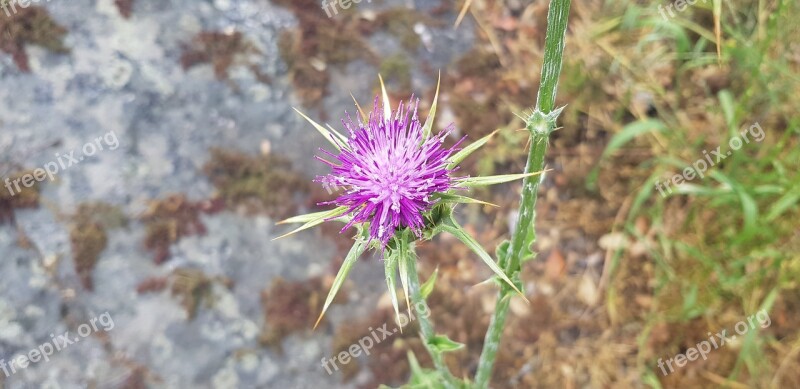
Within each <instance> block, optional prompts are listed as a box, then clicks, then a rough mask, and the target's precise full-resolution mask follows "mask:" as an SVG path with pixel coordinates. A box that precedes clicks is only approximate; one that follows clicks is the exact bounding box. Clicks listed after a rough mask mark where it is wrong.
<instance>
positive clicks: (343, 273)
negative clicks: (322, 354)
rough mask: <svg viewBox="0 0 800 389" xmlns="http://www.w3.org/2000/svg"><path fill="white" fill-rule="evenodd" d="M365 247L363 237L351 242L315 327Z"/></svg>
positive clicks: (365, 243) (365, 242)
mask: <svg viewBox="0 0 800 389" xmlns="http://www.w3.org/2000/svg"><path fill="white" fill-rule="evenodd" d="M366 247H367V241H366V240H364V239H363V238H358V239H356V241H355V243H353V247H351V248H350V252H348V253H347V257H345V259H344V263H342V267H340V268H339V272H338V273H337V274H336V278H335V279H334V280H333V285H331V290H330V291H329V292H328V297H327V298H326V299H325V305H324V306H323V307H322V312H321V313H320V314H319V317H318V318H317V322H316V323H314V328H315V329H316V328H317V326H318V325H319V322H320V321H321V320H322V317H323V316H325V311H327V310H328V307H330V305H331V303H332V302H333V299H334V298H335V297H336V293H338V292H339V289H341V287H342V285H344V281H345V280H346V279H347V275H348V274H349V273H350V270H351V269H352V268H353V265H354V264H355V263H356V261H357V260H358V257H360V256H361V254H362V253H363V252H364V249H366Z"/></svg>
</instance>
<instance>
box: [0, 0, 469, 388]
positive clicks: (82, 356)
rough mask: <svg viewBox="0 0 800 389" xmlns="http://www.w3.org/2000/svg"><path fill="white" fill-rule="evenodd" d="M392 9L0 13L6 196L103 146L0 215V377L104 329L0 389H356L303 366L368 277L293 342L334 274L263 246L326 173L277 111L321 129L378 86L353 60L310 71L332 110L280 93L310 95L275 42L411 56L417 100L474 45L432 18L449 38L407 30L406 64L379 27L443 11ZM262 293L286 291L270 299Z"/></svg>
mask: <svg viewBox="0 0 800 389" xmlns="http://www.w3.org/2000/svg"><path fill="white" fill-rule="evenodd" d="M286 3H287V4H288V3H289V2H286ZM312 3H313V4H315V5H314V6H311V4H312ZM389 3H391V2H383V3H382V4H370V5H367V4H366V2H365V4H364V5H362V6H361V7H360V10H359V11H358V14H357V13H356V11H355V8H354V9H352V10H348V12H346V13H345V12H342V13H341V14H339V15H335V16H334V18H331V19H329V18H328V17H327V15H326V14H325V12H324V11H323V10H322V9H321V8H320V7H319V5H316V2H306V4H305V5H304V7H305V8H287V7H285V6H284V5H281V4H274V3H272V2H270V1H267V0H247V1H241V0H217V1H198V0H178V1H150V0H135V1H133V0H129V1H125V0H117V1H114V0H51V1H47V2H44V1H40V2H39V3H34V4H33V5H31V6H30V7H27V8H22V7H21V6H20V5H17V6H16V10H17V13H13V11H12V14H11V15H10V16H9V15H6V14H4V13H2V11H0V49H2V50H3V53H2V54H0V150H2V157H1V158H2V159H0V171H2V173H3V179H5V178H6V177H11V178H14V177H17V175H21V174H24V173H25V172H29V171H30V172H32V171H33V170H35V169H37V168H40V167H43V166H44V165H45V164H47V163H49V162H59V161H64V162H66V161H67V160H66V159H65V157H64V156H65V155H67V154H69V152H70V151H71V150H75V154H74V156H75V157H76V159H77V156H78V155H81V154H82V149H83V147H84V145H85V144H86V143H93V142H95V139H96V138H98V137H105V138H104V139H108V140H114V139H116V140H118V143H117V142H108V143H104V144H105V145H106V148H105V149H104V150H102V151H98V152H97V153H96V154H94V155H93V156H91V157H89V156H87V157H85V158H84V159H82V160H80V161H77V162H76V163H73V164H72V165H71V166H65V167H63V168H60V169H59V171H58V172H57V173H56V174H55V180H54V181H50V180H49V179H45V180H44V181H42V182H40V183H36V185H35V186H33V187H32V188H22V189H24V190H23V192H22V193H19V194H15V195H13V196H11V195H10V192H5V193H3V195H0V214H2V215H3V216H4V217H3V219H2V221H3V223H2V225H0V253H2V254H0V259H1V260H0V289H2V293H0V358H4V359H5V361H7V362H8V361H10V360H12V359H14V358H15V357H17V356H18V355H21V354H27V353H28V352H29V350H31V349H35V348H37V347H38V346H39V345H40V344H42V343H45V342H48V341H50V340H51V336H50V334H56V336H58V335H60V334H62V333H64V332H65V331H70V334H71V335H70V337H73V338H77V335H76V334H77V328H78V326H80V325H81V324H83V323H89V322H90V320H91V319H92V318H96V317H98V316H99V315H101V314H103V313H106V312H107V313H108V314H109V315H110V317H111V318H113V328H111V329H109V330H108V331H107V332H106V331H104V330H103V327H101V328H100V329H99V330H98V331H97V332H96V333H94V334H92V335H91V336H88V337H86V338H81V339H79V340H80V342H77V343H75V344H72V345H69V346H68V347H66V348H65V349H64V350H63V351H60V352H56V353H55V354H53V355H52V356H51V357H50V360H49V361H48V362H45V361H40V362H38V363H32V364H30V366H28V367H27V368H25V369H18V371H16V373H14V374H11V375H10V377H3V375H2V374H0V387H6V388H86V387H89V388H144V387H157V388H188V387H209V388H210V387H213V388H256V387H258V388H267V387H269V388H313V387H355V386H357V385H358V384H359V383H362V384H363V383H364V382H366V381H367V380H368V379H369V377H368V376H369V373H368V372H366V371H365V372H362V373H357V374H356V375H357V377H356V378H355V379H354V380H351V382H350V383H348V384H339V383H338V382H339V381H340V379H338V378H332V377H331V376H329V375H328V374H327V373H326V372H325V370H324V369H323V368H322V367H321V363H320V360H321V359H322V358H323V357H330V356H332V355H333V350H332V348H333V345H332V339H333V331H332V330H331V328H332V326H333V325H336V324H337V323H341V322H346V321H347V320H348V319H349V318H351V317H353V316H359V315H360V316H364V315H366V314H368V313H369V312H371V311H372V310H373V309H374V306H375V304H376V302H377V299H378V296H380V294H381V293H384V292H385V286H384V283H383V275H382V265H381V264H380V263H379V262H377V261H370V262H368V265H366V266H360V267H359V268H357V269H356V270H355V271H354V273H353V276H352V277H353V278H352V279H353V280H355V281H356V282H354V283H353V284H352V285H353V286H355V285H358V286H357V287H354V288H352V289H351V290H350V293H349V294H348V296H349V299H346V300H348V301H349V302H348V303H347V305H346V306H343V307H341V308H335V309H331V310H330V312H329V314H328V315H327V321H326V322H325V324H324V325H323V326H322V327H321V328H320V329H318V330H316V331H311V330H310V325H309V323H308V321H309V318H310V319H311V321H312V322H313V319H315V318H316V315H317V313H318V312H319V308H320V306H319V301H318V299H319V298H320V294H321V297H322V298H324V294H325V293H327V287H328V286H329V283H330V280H331V274H335V273H331V272H332V271H335V269H333V268H332V267H331V266H330V265H329V264H330V262H331V260H334V259H335V258H336V257H337V253H338V251H337V248H336V244H335V242H334V238H336V232H335V231H333V232H331V231H328V233H327V236H323V232H320V230H316V231H310V232H304V233H301V234H297V235H293V236H290V237H287V238H284V239H281V240H277V241H273V239H274V238H275V237H277V236H278V235H281V234H283V233H285V232H287V231H288V227H285V226H276V225H275V223H276V221H278V220H280V218H284V217H287V216H289V215H291V214H293V213H295V212H307V211H310V210H314V209H315V208H314V207H315V206H314V203H315V202H316V201H317V200H319V199H320V198H319V196H322V195H324V193H323V194H318V195H317V198H314V196H313V195H310V193H311V192H312V191H313V190H316V191H319V190H318V189H312V183H311V178H313V176H314V175H315V174H318V173H321V172H322V171H323V169H322V168H323V165H322V164H319V163H317V162H315V161H314V160H313V158H312V155H313V154H314V153H315V152H316V149H317V147H319V146H322V145H323V140H322V139H321V137H319V136H318V134H317V133H316V132H315V131H314V130H313V129H312V128H311V127H310V126H309V125H308V124H307V123H306V122H305V121H303V120H302V119H301V117H300V116H299V115H298V114H297V113H295V112H294V111H293V110H292V107H298V108H299V109H301V110H304V111H306V112H308V114H309V115H310V116H312V117H315V118H317V119H328V120H331V122H332V123H333V124H336V120H335V119H331V116H332V117H338V116H340V114H341V113H343V112H344V110H345V109H348V110H350V111H353V109H354V107H353V103H352V100H351V97H350V93H352V94H353V95H354V96H355V97H356V98H358V99H359V100H360V101H361V102H362V103H369V102H370V101H371V99H372V97H373V92H374V90H373V88H374V86H375V82H376V80H377V77H376V75H377V73H378V70H379V69H378V67H379V66H377V67H376V66H375V65H376V64H375V62H374V60H372V58H367V56H364V57H363V58H359V57H358V56H353V57H352V58H347V60H346V61H339V62H338V63H333V61H331V60H329V59H327V58H311V59H310V60H311V61H312V62H313V63H314V66H316V67H317V68H318V69H324V68H325V67H331V68H333V69H331V72H332V73H333V75H331V76H327V77H329V78H330V81H329V82H328V83H327V88H328V90H333V91H336V93H330V94H329V95H330V97H327V98H323V97H322V96H321V95H318V96H316V97H314V96H312V97H311V98H309V96H308V93H309V92H308V90H306V89H311V90H312V92H311V93H312V94H313V89H314V87H310V88H309V87H308V86H304V87H305V88H306V89H302V90H300V92H298V89H297V88H296V87H295V84H296V83H297V80H296V79H293V78H297V79H300V81H303V78H305V77H308V75H300V76H298V75H295V74H292V72H293V71H292V70H291V69H290V68H289V66H288V65H287V61H286V59H285V58H286V54H285V53H284V55H283V56H282V55H281V50H280V48H279V43H280V42H281V39H283V40H284V41H286V39H291V37H286V36H285V35H284V38H281V36H282V33H284V32H288V31H290V30H295V29H296V28H297V26H298V23H311V22H313V23H322V22H326V23H341V22H342V20H345V19H352V18H356V17H357V18H361V19H363V20H362V22H363V24H364V26H365V27H364V28H367V25H368V24H372V25H373V26H370V27H369V29H370V31H369V32H367V31H351V30H341V31H333V33H336V34H341V35H340V36H338V37H336V39H337V41H342V42H345V43H342V44H343V45H351V46H353V45H352V44H349V43H346V42H348V41H352V42H356V41H358V42H359V44H369V45H370V46H372V47H377V48H380V51H374V52H372V53H371V54H370V55H371V56H378V57H380V56H392V55H395V56H397V55H399V54H398V53H401V54H402V55H403V56H407V57H408V59H409V61H408V62H413V63H414V65H413V66H409V69H401V71H400V73H399V74H401V76H402V78H403V79H402V80H401V82H404V83H406V86H407V87H416V86H420V87H423V86H424V87H425V88H429V87H430V85H433V84H434V83H435V78H432V76H433V75H432V74H431V72H428V73H427V74H426V73H423V72H421V71H419V70H418V69H417V68H418V67H419V66H422V64H424V65H425V66H426V67H428V68H430V69H435V68H437V67H442V66H444V65H445V64H447V63H448V62H450V60H451V58H452V57H453V56H455V55H458V54H459V53H463V52H464V51H466V50H467V49H468V48H469V47H470V45H471V39H472V38H471V35H472V31H471V28H462V29H460V30H458V31H454V30H453V29H452V20H454V18H455V14H452V12H450V10H449V9H448V10H444V11H440V14H441V15H442V18H443V19H446V20H450V22H449V24H447V25H437V26H427V25H425V24H424V23H418V27H417V30H416V32H413V31H411V32H406V33H407V34H409V33H410V34H412V35H411V39H415V38H414V36H416V37H417V38H416V39H419V41H420V43H422V39H423V38H424V44H420V45H419V46H418V47H417V46H415V47H413V48H408V49H406V48H404V47H403V42H402V40H401V38H400V37H398V36H397V34H396V33H394V32H392V31H390V30H389V29H387V28H385V26H380V25H378V23H377V22H376V18H384V17H385V16H382V15H385V13H386V11H385V10H386V9H389V8H391V9H396V10H408V12H409V13H410V12H412V11H411V10H422V11H424V10H426V9H428V10H429V9H431V8H434V7H438V6H439V5H440V4H438V3H434V2H429V1H416V2H408V4H406V3H402V4H389ZM397 3H401V2H397ZM398 7H399V8H398ZM392 12H396V11H392ZM356 15H358V16H356ZM304 19H313V21H311V22H309V21H303V20H304ZM352 34H355V35H352ZM353 47H355V46H353ZM9 48H10V49H9ZM357 54H358V55H361V54H362V53H357ZM307 60H309V59H308V58H305V59H303V61H304V62H306V61H307ZM403 63H404V64H405V63H406V62H403ZM384 70H385V69H384ZM389 70H390V71H389V73H392V70H391V69H389ZM311 72H314V73H318V74H322V72H318V71H315V70H314V69H311ZM395 73H397V72H396V71H395ZM389 76H390V78H391V79H390V81H391V82H392V83H395V82H397V81H395V78H396V76H394V75H392V74H389ZM433 77H435V76H433ZM293 81H294V82H295V83H294V84H293ZM323 112H328V113H329V114H328V116H327V117H323V116H322V115H321V114H322V113H323ZM103 142H105V141H103ZM101 143H102V142H101ZM114 144H116V147H113V149H112V147H111V146H114ZM57 155H60V156H61V159H59V157H58V156H57ZM65 165H69V164H68V163H65ZM5 190H6V189H4V191H5ZM345 244H346V238H345ZM332 269H333V270H332ZM276 280H279V281H276ZM276 282H277V283H278V284H280V285H284V286H283V288H282V289H281V288H280V285H278V286H276V288H277V289H275V290H274V291H273V292H270V287H273V286H275V284H276ZM273 289H274V288H273ZM314 299H317V300H314ZM284 300H285V301H284ZM310 300H313V304H312V303H311V302H309V301H310ZM298 311H300V312H298ZM286 315H289V316H291V315H299V318H300V319H304V320H300V323H301V324H302V325H301V327H302V328H301V330H300V331H298V330H297V329H298V328H295V327H297V326H298V325H296V324H288V325H287V324H283V325H282V324H281V320H287V318H286V317H285V316H286ZM306 316H308V317H306ZM311 316H313V317H311ZM311 324H313V323H311ZM360 330H363V332H364V333H365V334H366V333H367V332H368V331H367V328H366V327H365V328H363V329H360ZM359 374H360V375H359Z"/></svg>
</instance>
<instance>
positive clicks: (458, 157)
mask: <svg viewBox="0 0 800 389" xmlns="http://www.w3.org/2000/svg"><path fill="white" fill-rule="evenodd" d="M497 131H499V130H494V131H492V133H491V134H489V135H486V136H484V137H483V138H480V139H478V140H476V141H475V142H472V143H470V145H469V146H467V147H464V148H463V149H461V150H458V152H457V153H455V154H453V157H452V158H450V163H449V164H448V165H447V168H448V169H452V168H454V167H456V166H457V165H458V164H459V163H461V161H463V160H464V159H466V158H467V157H468V156H469V155H470V154H472V153H473V152H475V150H478V149H479V148H481V147H483V146H484V145H485V144H486V143H489V140H490V139H492V137H493V136H494V134H497Z"/></svg>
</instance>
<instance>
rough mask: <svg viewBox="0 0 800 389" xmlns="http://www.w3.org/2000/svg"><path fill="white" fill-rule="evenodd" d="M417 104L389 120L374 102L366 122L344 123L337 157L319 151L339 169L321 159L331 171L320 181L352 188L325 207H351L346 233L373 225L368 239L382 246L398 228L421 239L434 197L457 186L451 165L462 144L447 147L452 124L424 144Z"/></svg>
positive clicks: (376, 100)
mask: <svg viewBox="0 0 800 389" xmlns="http://www.w3.org/2000/svg"><path fill="white" fill-rule="evenodd" d="M412 99H413V97H412ZM417 104H418V100H417V101H416V102H414V105H413V106H412V104H411V102H410V101H409V102H408V104H406V106H405V107H403V104H402V103H401V104H400V106H399V107H398V109H397V111H395V112H394V116H387V115H385V114H384V112H383V111H382V110H381V109H380V106H379V105H378V97H375V108H374V110H373V111H372V112H371V113H370V115H369V119H368V120H367V121H366V123H363V122H360V123H354V122H353V120H352V119H351V118H350V115H347V121H345V120H344V119H343V120H342V124H343V125H344V127H345V128H347V130H348V131H349V132H350V139H348V141H347V143H346V146H345V145H343V146H345V147H340V149H341V153H340V154H339V155H335V154H333V153H330V152H328V151H326V150H324V149H320V150H321V151H322V152H323V153H325V154H327V155H328V156H330V157H332V158H333V159H334V160H336V161H337V162H338V164H336V163H333V162H330V161H328V160H326V159H324V158H321V157H319V156H318V157H317V159H319V160H320V161H322V162H324V163H326V164H327V165H329V166H330V167H331V169H332V171H331V173H330V174H328V175H326V176H321V177H318V178H317V179H316V181H317V182H321V183H323V185H325V186H328V187H339V186H343V187H346V188H349V190H348V191H347V192H346V193H345V194H343V195H341V196H339V197H338V198H337V199H336V200H333V201H329V202H326V203H322V204H323V205H326V204H335V205H338V206H345V207H347V210H346V213H347V214H350V215H351V217H352V218H351V219H350V221H349V222H347V224H346V225H345V226H344V228H342V232H344V231H345V230H347V229H348V228H350V227H351V226H352V225H353V224H355V223H366V222H369V223H370V228H369V236H370V239H376V240H378V241H380V242H381V245H382V246H383V247H385V246H386V243H387V242H388V241H389V239H391V238H392V237H393V236H394V234H395V231H396V230H397V229H398V228H403V227H408V228H409V229H410V230H411V231H413V232H414V234H415V235H416V236H417V237H421V233H422V228H423V226H424V223H423V213H424V212H427V211H430V209H431V207H432V206H433V205H434V204H435V203H436V201H437V199H435V198H434V195H435V194H442V193H446V192H447V191H448V190H450V189H451V188H453V187H454V186H455V185H454V183H453V179H452V177H451V173H452V171H453V169H451V168H448V164H449V158H450V157H451V156H452V154H453V152H454V151H455V150H456V147H457V146H458V144H459V143H461V141H458V142H457V143H456V145H455V146H453V147H450V148H445V147H444V146H443V143H444V139H445V138H446V137H447V136H448V135H449V134H450V133H451V132H452V130H453V127H452V125H451V126H450V127H448V128H447V129H445V130H444V131H441V132H440V133H439V134H437V135H434V136H430V137H428V138H427V139H426V138H425V137H424V134H423V130H422V129H423V125H422V123H420V121H419V119H418V117H417ZM404 108H405V109H404ZM462 140H463V138H462Z"/></svg>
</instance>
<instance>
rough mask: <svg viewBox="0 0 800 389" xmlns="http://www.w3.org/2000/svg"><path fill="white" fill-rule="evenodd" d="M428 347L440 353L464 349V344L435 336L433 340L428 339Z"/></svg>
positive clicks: (445, 337)
mask: <svg viewBox="0 0 800 389" xmlns="http://www.w3.org/2000/svg"><path fill="white" fill-rule="evenodd" d="M428 345H429V346H430V347H431V348H432V349H434V350H436V351H437V352H440V353H446V352H450V351H456V350H460V349H462V348H464V344H463V343H458V342H455V341H452V340H450V338H448V337H447V336H445V335H434V336H433V337H432V338H430V339H428Z"/></svg>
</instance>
